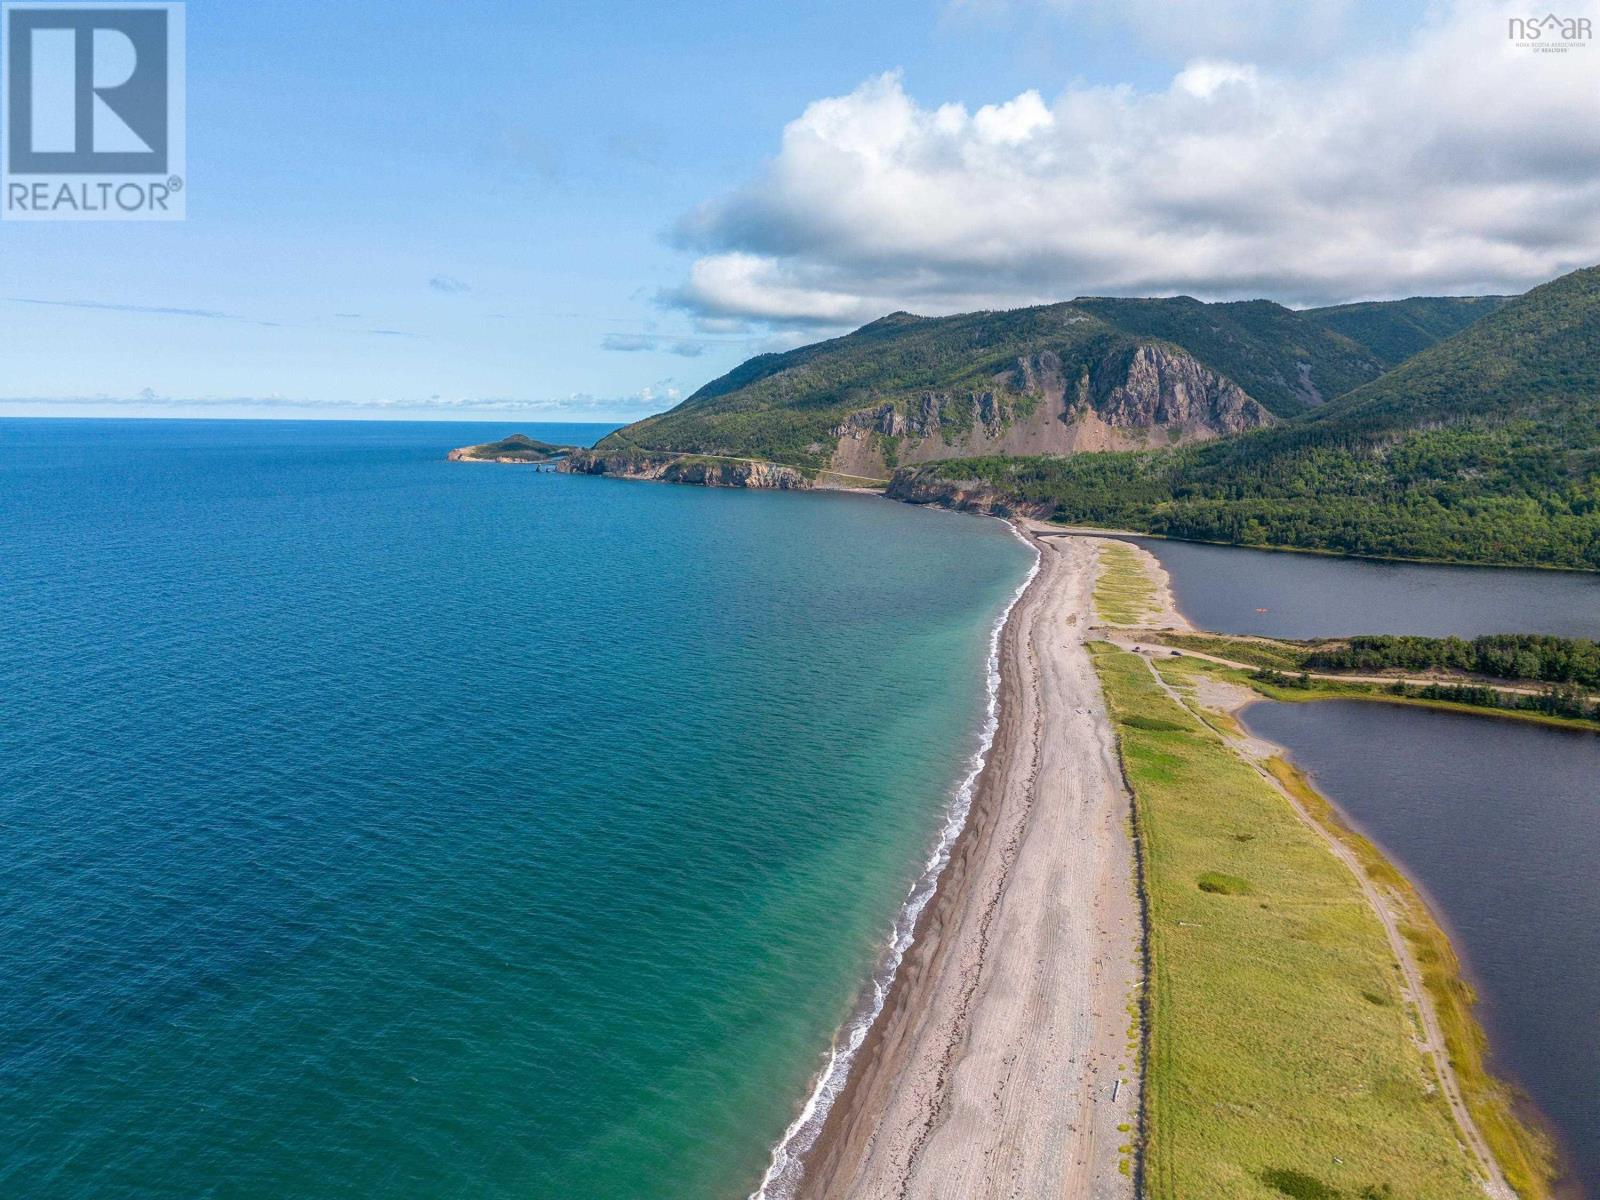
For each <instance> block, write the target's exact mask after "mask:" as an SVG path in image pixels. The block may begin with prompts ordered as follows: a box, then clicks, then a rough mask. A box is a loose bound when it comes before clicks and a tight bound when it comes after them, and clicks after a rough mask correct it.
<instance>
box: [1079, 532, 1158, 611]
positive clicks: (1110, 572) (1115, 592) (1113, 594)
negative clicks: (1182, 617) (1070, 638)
mask: <svg viewBox="0 0 1600 1200" xmlns="http://www.w3.org/2000/svg"><path fill="white" fill-rule="evenodd" d="M1098 550H1099V554H1100V570H1099V573H1098V574H1097V575H1096V576H1095V582H1094V608H1095V612H1097V613H1098V614H1099V615H1100V619H1101V620H1102V621H1104V622H1105V623H1106V624H1108V625H1142V624H1144V623H1145V622H1146V621H1149V620H1150V619H1151V618H1152V617H1154V616H1156V615H1157V614H1158V613H1160V611H1161V607H1160V605H1159V604H1158V603H1157V602H1156V593H1155V587H1154V585H1153V584H1152V583H1151V582H1150V574H1149V572H1148V571H1146V570H1145V567H1144V563H1142V562H1141V561H1140V560H1139V554H1138V551H1136V550H1134V549H1132V548H1131V547H1128V546H1124V545H1122V544H1120V543H1118V542H1104V541H1103V542H1100V543H1099V545H1098Z"/></svg>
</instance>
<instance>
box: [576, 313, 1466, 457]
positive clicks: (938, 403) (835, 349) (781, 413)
mask: <svg viewBox="0 0 1600 1200" xmlns="http://www.w3.org/2000/svg"><path fill="white" fill-rule="evenodd" d="M1395 303H1397V304H1399V305H1403V306H1409V307H1408V309H1407V312H1406V313H1405V314H1404V315H1399V314H1397V315H1396V316H1394V317H1392V318H1390V317H1385V316H1384V313H1385V311H1386V308H1385V305H1384V304H1381V303H1379V304H1373V305H1361V306H1349V307H1351V308H1354V309H1360V312H1359V313H1354V314H1346V315H1340V313H1339V312H1338V310H1311V312H1310V314H1308V313H1303V312H1296V311H1294V310H1292V309H1288V308H1285V307H1283V306H1282V305H1280V304H1274V303H1272V302H1271V301H1267V300H1251V301H1243V302H1235V303H1224V304H1205V303H1202V302H1201V301H1199V300H1195V299H1192V298H1191V297H1188V296H1177V297H1172V298H1167V299H1155V300H1141V299H1121V298H1114V297H1082V298H1080V299H1077V300H1073V301H1071V302H1069V303H1062V304H1048V305H1042V306H1038V307H1034V308H1023V309H1015V310H1012V311H1009V312H977V313H963V314H960V315H957V316H950V317H918V316H913V315H912V314H910V313H904V312H900V313H893V314H891V315H890V316H887V317H884V318H883V319H882V320H879V321H874V322H873V323H872V324H870V325H866V326H864V327H862V328H861V329H858V330H856V331H855V332H854V333H851V334H847V335H846V336H844V337H839V338H834V339H832V340H830V341H825V342H819V343H817V344H815V345H812V346H805V347H802V348H800V349H798V350H791V351H789V352H787V353H785V354H764V355H760V356H758V357H756V358H753V359H751V360H749V361H748V362H746V363H744V364H742V365H740V366H739V367H737V368H735V369H734V370H732V371H730V372H729V373H728V374H726V375H724V376H722V377H721V378H720V379H716V380H713V381H712V382H711V383H708V384H706V385H705V386H704V387H702V388H701V389H700V390H699V391H697V392H695V393H694V395H692V396H690V397H689V398H688V399H687V400H685V401H684V402H683V403H681V404H679V405H678V406H677V407H676V408H674V409H672V410H671V411H670V412H666V413H662V414H660V415H659V416H654V417H648V418H646V419H645V420H643V421H639V422H636V423H635V424H633V425H630V426H628V427H627V428H625V429H622V430H619V431H617V432H616V433H614V434H612V435H611V436H610V437H608V438H606V439H604V440H603V441H602V442H601V443H600V444H599V445H598V446H597V447H596V448H595V451H594V453H593V455H592V456H590V457H589V458H584V457H583V456H580V457H579V458H578V459H575V460H574V461H573V464H572V466H573V468H574V469H595V470H607V471H614V470H619V469H622V468H623V467H625V465H626V457H625V456H627V455H630V454H632V455H638V454H649V455H652V456H653V457H652V460H651V461H652V462H653V463H654V464H656V465H659V464H660V462H661V459H660V457H659V456H660V455H662V454H687V455H696V456H702V457H707V458H713V459H714V458H738V459H746V458H754V459H762V460H766V461H768V462H772V463H776V464H781V465H784V466H789V467H794V468H797V469H800V470H802V471H807V472H812V473H816V472H821V471H832V472H837V473H840V474H844V475H849V476H856V477H865V478H878V479H882V478H886V477H887V476H888V475H889V474H890V473H891V472H892V471H893V470H894V469H895V468H896V467H900V466H909V465H915V464H918V463H925V462H929V461H935V460H939V459H945V458H952V457H982V456H986V455H995V454H1005V455H1029V454H1072V453H1077V452H1081V451H1104V450H1144V449H1155V448H1161V447H1166V446H1174V445H1177V446H1183V445H1190V444H1193V443H1198V442H1207V441H1214V440H1217V439H1219V438H1227V437H1230V436H1232V435H1235V434H1238V433H1244V432H1248V431H1250V430H1254V429H1260V428H1264V427H1266V426H1270V425H1273V424H1276V423H1278V422H1280V421H1283V420H1286V419H1290V418H1294V417H1297V416H1300V415H1301V414H1304V413H1308V412H1312V411H1314V410H1316V409H1318V408H1320V407H1321V406H1323V405H1325V404H1326V403H1327V402H1329V401H1330V400H1332V399H1334V398H1336V397H1338V396H1341V395H1344V394H1345V393H1348V392H1350V391H1351V390H1353V389H1355V388H1358V387H1360V386H1361V385H1363V384H1366V383H1369V382H1371V381H1372V380H1374V379H1376V378H1377V377H1378V376H1379V375H1381V374H1382V373H1383V371H1384V370H1386V369H1387V368H1388V367H1389V366H1390V365H1392V359H1393V355H1394V354H1395V353H1397V352H1398V351H1397V349H1396V347H1397V346H1399V345H1400V344H1401V343H1406V344H1410V343H1420V342H1423V341H1426V340H1428V338H1429V336H1430V333H1429V331H1430V330H1431V329H1449V330H1450V331H1452V332H1453V331H1454V329H1455V328H1456V327H1458V326H1459V325H1460V324H1461V323H1462V322H1463V321H1464V320H1465V317H1464V316H1461V315H1460V314H1461V313H1465V312H1468V311H1471V303H1472V302H1471V301H1455V300H1444V301H1438V302H1435V301H1432V300H1427V301H1399V302H1395ZM1434 308H1439V309H1440V311H1439V312H1434V311H1433V310H1434ZM1411 309H1416V310H1417V311H1416V312H1414V313H1413V312H1411V311H1410V310H1411ZM1457 310H1459V312H1458V311H1457ZM1483 310H1484V311H1486V308H1485V309H1483ZM1330 314H1332V315H1330ZM1340 324H1343V325H1344V326H1347V327H1348V328H1349V329H1350V330H1351V331H1352V332H1345V330H1344V329H1342V328H1337V327H1335V326H1338V325H1340ZM1363 339H1365V340H1363ZM1369 343H1370V344H1369ZM652 469H654V468H652Z"/></svg>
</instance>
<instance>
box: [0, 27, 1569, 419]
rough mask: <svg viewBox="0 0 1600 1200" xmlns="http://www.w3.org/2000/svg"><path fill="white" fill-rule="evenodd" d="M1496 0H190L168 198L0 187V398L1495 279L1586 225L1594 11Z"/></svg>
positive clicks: (532, 369)
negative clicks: (1563, 41)
mask: <svg viewBox="0 0 1600 1200" xmlns="http://www.w3.org/2000/svg"><path fill="white" fill-rule="evenodd" d="M1521 9H1522V6H1520V5H1514V6H1510V7H1508V6H1506V5H1504V4H1499V3H1492V2H1490V0H1452V2H1440V3H1423V2H1416V3H1405V2H1403V0H1389V2H1386V3H1369V2H1367V0H1164V2H1158V0H927V2H921V3H912V2H909V0H876V2H874V3H872V4H862V3H860V2H859V0H856V2H853V3H849V4H846V3H838V2H835V0H820V2H811V3H804V4H794V3H791V4H784V3H774V2H773V0H765V2H760V3H758V2H751V3H726V2H720V0H711V2H708V3H696V4H693V5H689V4H669V3H663V2H662V0H656V2H655V3H606V2H603V0H588V2H585V3H560V4H558V3H526V2H523V3H516V2H511V0H505V2H494V0H453V2H452V3H450V4H448V5H442V4H438V3H423V2H421V0H343V2H341V3H340V4H337V5H326V4H306V3H304V2H303V0H296V2H286V0H254V2H252V3H239V2H238V0H193V2H191V3H190V4H189V5H188V10H187V43H188V47H187V78H188V106H187V108H188V166H187V184H188V186H187V188H186V195H187V201H188V218H187V220H185V221H182V222H164V223H126V222H92V223H91V222H49V223H46V222H30V223H17V222H4V223H0V416H17V415H81V416H106V415H124V416H219V417H247V416H255V417H348V418H378V417H381V418H388V419H423V418H438V419H451V420H464V419H483V420H486V421H495V422H498V423H500V424H503V425H508V426H509V425H510V424H513V423H516V422H523V423H526V422H531V421H537V420H596V421H600V420H605V421H620V420H631V419H635V418H637V417H640V416H643V415H646V414H647V413H650V412H656V411H660V410H662V409H665V408H668V407H671V406H672V405H673V404H675V403H677V402H678V401H679V400H681V399H682V398H684V397H685V396H687V395H689V394H690V393H692V392H693V391H694V390H695V389H696V388H697V387H699V386H700V385H701V384H703V383H705V382H707V381H709V380H711V379H713V378H715V377H716V376H718V375H720V374H722V373H724V372H725V371H727V370H729V369H730V368H732V367H733V366H735V365H737V364H738V363H739V362H741V361H743V360H744V359H746V358H748V357H750V356H751V355H753V354H757V353H763V352H769V351H773V350H782V349H787V348H790V347H793V346H796V345H800V344H804V343H806V342H810V341H815V340H817V339H819V338H821V337H828V336H835V335H837V334H839V333H841V332H844V331H847V330H849V329H851V328H854V327H856V326H858V325H861V324H863V323H865V322H867V321H870V320H873V319H875V318H876V317H879V316H882V315H884V314H885V313H887V312H891V311H895V310H898V309H906V310H910V311H914V312H919V313H926V314H937V313H948V312H958V311H964V310H970V309H975V308H999V307H1013V306H1017V305H1022V304H1030V303H1043V302H1049V301H1053V300H1061V299H1068V298H1071V297H1073V296H1077V295H1104V294H1118V295H1173V294H1179V293H1185V294H1189V295H1194V296H1198V297H1200V298H1202V299H1238V298H1252V297H1257V296H1265V297H1268V298H1271V299H1276V300H1280V301H1282V302H1284V303H1288V304H1293V305H1297V306H1303V305H1312V304H1325V303H1337V302H1343V301H1347V300H1356V299H1371V298H1392V297H1397V296H1405V295H1417V294H1429V295H1437V294H1469V293H1483V292H1517V291H1522V290H1525V289H1526V288H1528V287H1530V286H1533V285H1535V284H1537V283H1539V282H1542V281H1544V280H1546V279H1549V278H1552V277H1554V276H1555V275H1558V274H1561V273H1563V272H1565V271H1567V270H1571V269H1574V268H1576V267H1580V266H1587V265H1593V264H1595V263H1597V262H1600V84H1597V83H1596V80H1597V79H1600V44H1596V43H1595V42H1593V41H1590V42H1587V43H1582V44H1578V45H1575V46H1574V47H1572V48H1571V49H1570V50H1569V51H1568V52H1566V53H1560V54H1554V53H1543V52H1539V51H1537V50H1535V49H1532V48H1530V47H1528V46H1526V45H1521V46H1519V45H1518V44H1516V42H1515V41H1514V40H1513V39H1511V38H1510V37H1509V36H1508V24H1507V20H1508V17H1510V16H1512V15H1519V16H1520V15H1525V14H1524V13H1523V12H1522V11H1521ZM1558 11H1559V15H1561V16H1565V17H1571V16H1588V17H1590V18H1591V19H1593V20H1594V23H1595V25H1596V27H1597V28H1600V0H1562V3H1561V5H1560V7H1559V10H1558Z"/></svg>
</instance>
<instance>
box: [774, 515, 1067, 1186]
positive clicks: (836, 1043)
mask: <svg viewBox="0 0 1600 1200" xmlns="http://www.w3.org/2000/svg"><path fill="white" fill-rule="evenodd" d="M1006 527H1007V528H1008V529H1010V530H1011V533H1012V535H1013V536H1014V537H1016V539H1017V540H1018V541H1020V542H1021V543H1022V544H1023V545H1025V546H1027V547H1028V549H1030V550H1032V551H1033V565H1032V566H1031V567H1029V568H1028V575H1027V578H1025V579H1024V580H1023V581H1022V583H1021V584H1020V585H1019V586H1018V588H1017V590H1016V591H1015V592H1014V593H1012V596H1011V600H1010V602H1009V603H1007V605H1006V607H1005V610H1004V611H1003V612H1002V613H1001V614H1000V617H999V619H998V620H996V621H995V624H994V628H993V629H992V630H990V631H989V658H988V663H987V673H986V678H985V691H986V693H987V701H986V705H985V708H984V721H983V732H982V734H981V735H980V737H979V740H978V749H977V750H976V751H974V752H973V755H972V758H971V759H970V760H968V761H969V767H970V769H969V770H968V772H967V775H966V778H965V779H963V780H962V782H961V786H960V787H958V788H957V789H956V791H955V795H954V796H953V798H952V799H951V802H950V807H949V809H948V810H947V811H946V813H945V821H944V827H943V828H942V829H941V830H940V831H939V840H938V843H937V844H936V845H935V846H934V849H933V853H932V854H931V855H930V856H929V857H928V861H927V864H926V865H925V866H924V867H923V869H922V874H921V875H920V876H918V877H917V881H916V883H914V884H912V885H911V891H910V892H908V893H907V894H906V899H905V903H904V904H902V905H901V906H900V915H899V916H898V917H896V918H895V922H894V926H893V928H892V929H891V930H890V931H889V940H888V946H887V949H886V951H885V953H884V957H883V961H882V962H881V963H880V964H879V966H878V969H877V970H876V971H875V972H873V975H872V980H871V982H872V1002H871V1003H870V1004H869V1005H867V1006H866V1007H865V1009H864V1010H863V1011H862V1012H861V1013H860V1014H859V1015H858V1016H856V1017H854V1018H853V1019H852V1020H851V1021H850V1022H849V1023H848V1024H846V1025H845V1027H844V1028H843V1029H842V1030H841V1031H840V1032H839V1034H838V1035H836V1036H835V1037H834V1039H833V1045H832V1046H830V1047H829V1049H828V1061H827V1064H826V1065H825V1066H824V1067H823V1068H822V1073H821V1074H820V1075H819V1076H818V1077H817V1082H816V1085H815V1086H814V1087H813V1088H812V1089H811V1094H810V1095H809V1096H807V1097H806V1102H805V1104H804V1105H803V1106H802V1107H801V1109H800V1115H799V1116H797V1117H795V1119H794V1120H793V1121H791V1122H790V1123H789V1128H788V1129H786V1130H784V1134H783V1137H782V1138H781V1139H780V1140H779V1142H778V1144H777V1145H776V1146H774V1147H773V1148H772V1158H771V1161H770V1162H769V1163H768V1165H767V1173H766V1174H765V1175H763V1176H762V1177H761V1184H760V1186H759V1187H757V1188H756V1190H755V1191H753V1192H751V1193H750V1197H749V1200H791V1197H793V1196H794V1194H795V1189H796V1188H797V1187H799V1185H800V1178H801V1175H802V1173H803V1169H804V1161H803V1160H804V1157H805V1154H806V1152H807V1151H808V1150H810V1149H811V1148H812V1147H813V1146H814V1145H816V1142H817V1136H818V1135H819V1134H820V1133H821V1132H822V1125H823V1122H824V1121H826V1120H827V1118H828V1113H829V1112H830V1111H831V1110H832V1108H833V1102H834V1101H835V1100H837V1099H838V1098H839V1093H840V1092H842V1091H843V1090H844V1085H845V1083H846V1082H847V1081H848V1080H849V1078H850V1068H851V1066H852V1065H853V1064H854V1062H855V1059H856V1053H857V1052H858V1051H859V1050H860V1049H861V1043H862V1042H864V1041H865V1040H866V1037H867V1033H868V1032H869V1031H870V1030H871V1029H872V1026H873V1025H874V1024H875V1023H876V1022H877V1020H878V1017H879V1015H880V1014H881V1013H882V1012H883V1005H884V1001H885V1000H887V999H888V996H889V989H890V988H891V987H892V986H893V985H894V979H895V975H896V973H897V972H898V971H899V970H900V963H901V961H902V960H903V959H904V958H905V956H906V951H907V950H909V949H911V946H912V943H913V942H915V941H916V928H917V918H918V917H920V916H921V915H922V910H923V909H925V908H927V906H928V901H929V900H931V899H933V894H934V891H935V890H936V889H937V887H938V884H939V876H940V874H941V873H942V872H943V871H944V869H945V866H946V865H947V864H948V863H949V862H950V851H951V849H952V847H954V845H955V842H956V838H957V837H959V836H960V834H961V831H962V830H963V829H965V828H966V825H967V816H968V814H969V813H970V812H971V811H972V797H973V793H974V792H975V790H976V788H977V784H978V776H980V775H982V774H983V768H984V765H985V764H986V763H987V762H988V760H989V751H990V750H991V749H992V748H993V746H994V736H995V733H996V731H998V730H999V728H1000V639H1001V635H1002V634H1004V632H1005V628H1006V622H1008V621H1009V620H1010V619H1011V611H1012V609H1014V608H1016V606H1017V602H1018V601H1020V600H1021V599H1022V597H1023V594H1024V593H1025V592H1026V591H1027V590H1028V588H1029V586H1031V585H1032V583H1033V581H1034V578H1035V577H1036V576H1037V575H1038V574H1039V564H1040V562H1041V561H1042V559H1041V555H1040V553H1039V550H1038V548H1037V547H1035V546H1034V544H1033V543H1032V542H1030V541H1029V540H1028V539H1027V538H1026V537H1025V536H1024V535H1023V534H1022V532H1021V531H1020V530H1018V529H1017V527H1016V526H1015V525H1013V524H1012V523H1011V522H1009V521H1007V522H1006Z"/></svg>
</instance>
